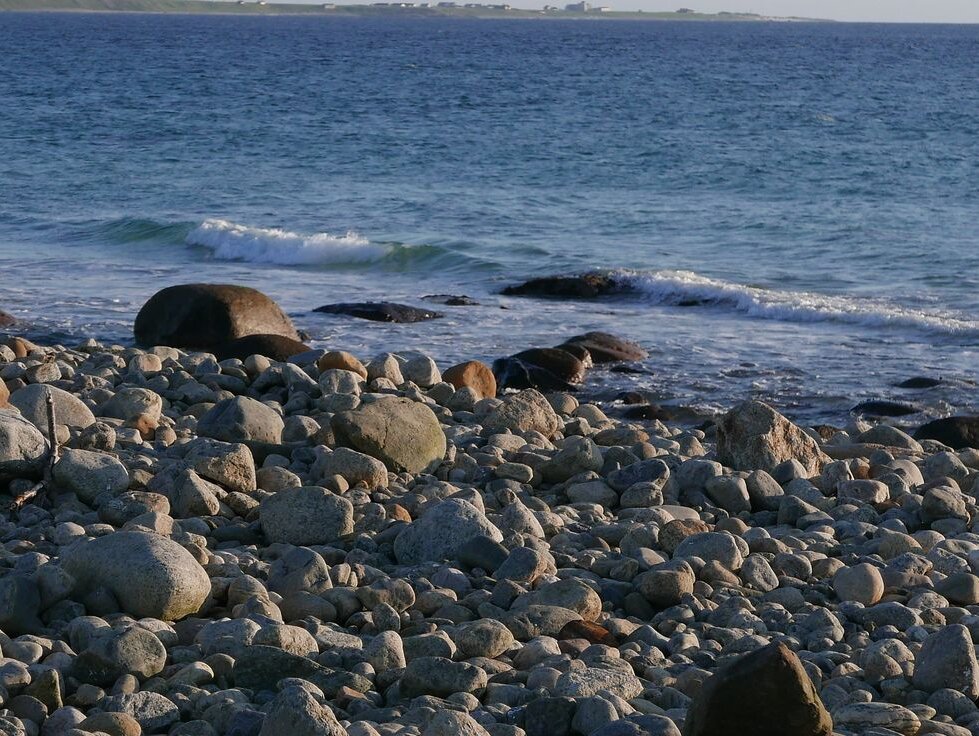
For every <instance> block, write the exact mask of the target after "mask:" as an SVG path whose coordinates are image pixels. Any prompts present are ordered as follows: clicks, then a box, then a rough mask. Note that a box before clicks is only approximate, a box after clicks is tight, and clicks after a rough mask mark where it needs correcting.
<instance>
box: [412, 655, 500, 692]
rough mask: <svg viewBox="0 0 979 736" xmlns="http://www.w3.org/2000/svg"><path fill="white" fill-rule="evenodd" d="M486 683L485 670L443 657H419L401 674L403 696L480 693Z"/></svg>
mask: <svg viewBox="0 0 979 736" xmlns="http://www.w3.org/2000/svg"><path fill="white" fill-rule="evenodd" d="M485 687H486V673H485V672H483V670H481V669H479V668H478V667H474V666H473V665H471V664H468V663H466V662H453V661H452V660H450V659H444V658H443V657H418V658H417V659H412V660H411V661H410V662H408V666H407V667H406V668H405V673H404V676H403V677H402V678H401V696H402V697H405V698H412V697H415V696H417V695H435V696H436V697H441V698H444V697H448V696H449V695H452V694H453V693H480V692H481V691H482V690H483V688H485Z"/></svg>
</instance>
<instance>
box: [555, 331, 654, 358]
mask: <svg viewBox="0 0 979 736" xmlns="http://www.w3.org/2000/svg"><path fill="white" fill-rule="evenodd" d="M569 345H575V346H578V347H583V348H585V349H586V350H587V351H588V352H589V353H590V354H591V357H592V360H594V361H595V362H596V363H618V362H625V361H636V360H644V359H645V358H648V357H649V353H647V352H646V351H645V350H643V349H642V347H640V346H639V344H638V343H635V342H632V341H631V340H626V339H624V338H621V337H616V336H615V335H611V334H609V333H608V332H597V331H596V332H586V333H585V334H583V335H576V336H574V337H572V338H571V339H570V340H567V341H565V344H564V345H558V348H560V349H561V350H564V349H565V348H566V346H569Z"/></svg>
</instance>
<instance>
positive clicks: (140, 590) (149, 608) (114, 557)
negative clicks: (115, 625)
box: [62, 531, 211, 621]
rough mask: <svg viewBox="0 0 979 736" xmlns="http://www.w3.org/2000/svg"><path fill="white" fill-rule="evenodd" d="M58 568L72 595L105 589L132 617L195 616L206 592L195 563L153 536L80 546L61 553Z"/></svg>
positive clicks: (127, 535) (109, 538)
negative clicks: (71, 583) (71, 581)
mask: <svg viewBox="0 0 979 736" xmlns="http://www.w3.org/2000/svg"><path fill="white" fill-rule="evenodd" d="M62 566H63V567H64V569H65V571H66V572H67V573H68V574H70V575H71V576H72V577H73V578H74V579H75V581H76V587H75V590H76V592H78V593H80V594H85V593H89V592H91V591H93V590H95V589H96V588H105V589H106V590H109V591H111V593H112V594H113V595H114V596H115V597H116V600H118V601H119V604H120V605H121V606H122V608H123V610H124V611H125V612H126V613H128V614H130V615H131V616H136V617H149V618H158V619H162V620H164V621H176V620H178V619H180V618H183V617H184V616H187V615H190V614H192V613H196V612H197V611H198V610H199V609H200V607H201V605H202V604H203V603H204V600H205V599H206V598H207V596H208V594H210V592H211V582H210V580H209V579H208V577H207V573H206V572H204V569H203V568H202V567H201V566H200V565H199V564H198V563H197V560H195V559H194V558H193V557H192V556H191V554H190V553H189V552H187V550H185V549H184V548H183V547H181V546H180V545H179V544H177V543H176V542H174V541H172V540H170V539H167V538H165V537H161V536H158V535H156V534H148V533H144V532H132V531H120V532H115V533H114V534H109V535H106V536H104V537H98V538H97V539H93V540H91V541H88V542H81V543H79V544H76V545H74V546H72V547H71V548H69V549H68V550H67V551H65V552H64V553H63V555H62Z"/></svg>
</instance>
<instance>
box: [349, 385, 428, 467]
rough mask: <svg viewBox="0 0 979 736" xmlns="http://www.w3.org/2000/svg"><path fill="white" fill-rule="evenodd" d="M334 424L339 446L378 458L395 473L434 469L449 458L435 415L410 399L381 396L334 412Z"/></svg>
mask: <svg viewBox="0 0 979 736" xmlns="http://www.w3.org/2000/svg"><path fill="white" fill-rule="evenodd" d="M330 424H331V426H332V427H333V433H334V435H335V436H336V440H337V444H338V445H341V446H344V447H350V448H352V449H354V450H357V451H358V452H363V453H365V454H367V455H370V456H371V457H376V458H377V459H378V460H380V461H381V462H383V463H384V464H385V465H386V466H387V468H388V470H391V471H392V472H395V473H401V472H408V473H423V472H431V471H432V470H434V469H435V468H437V467H438V466H439V464H440V463H441V462H442V458H443V457H445V448H446V443H445V434H444V433H443V432H442V427H441V425H440V424H439V421H438V419H437V418H436V416H435V414H434V413H432V410H431V409H429V408H428V407H427V406H425V404H421V403H418V402H415V401H411V400H410V399H403V398H393V397H385V398H382V399H378V400H376V401H372V402H370V403H366V404H362V405H361V406H360V407H358V408H357V409H355V410H353V411H345V412H340V413H339V414H336V415H334V416H333V419H332V420H331V422H330Z"/></svg>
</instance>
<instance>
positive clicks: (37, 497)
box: [9, 393, 60, 511]
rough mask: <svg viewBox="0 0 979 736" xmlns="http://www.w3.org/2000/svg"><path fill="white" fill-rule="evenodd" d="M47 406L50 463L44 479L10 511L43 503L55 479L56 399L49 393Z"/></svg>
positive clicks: (58, 454)
mask: <svg viewBox="0 0 979 736" xmlns="http://www.w3.org/2000/svg"><path fill="white" fill-rule="evenodd" d="M46 403H47V406H48V447H49V450H48V463H47V465H46V466H45V468H44V479H43V480H41V481H39V482H37V483H35V484H34V485H33V486H31V487H30V488H28V489H27V490H26V491H25V492H24V493H22V494H20V495H19V496H17V498H15V499H14V500H13V501H12V502H11V503H10V507H9V508H10V511H20V510H21V509H22V508H24V506H26V505H27V504H28V502H30V501H34V503H43V501H44V491H45V488H46V486H48V485H50V484H51V483H52V482H53V481H52V478H53V477H54V466H55V464H56V463H57V462H58V458H59V457H60V452H59V447H58V434H57V430H56V427H57V426H58V425H57V420H56V417H55V413H54V397H53V396H52V395H51V394H50V393H48V396H47V402H46Z"/></svg>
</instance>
